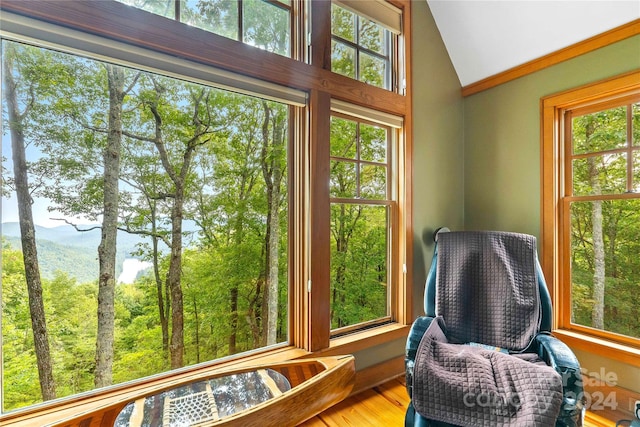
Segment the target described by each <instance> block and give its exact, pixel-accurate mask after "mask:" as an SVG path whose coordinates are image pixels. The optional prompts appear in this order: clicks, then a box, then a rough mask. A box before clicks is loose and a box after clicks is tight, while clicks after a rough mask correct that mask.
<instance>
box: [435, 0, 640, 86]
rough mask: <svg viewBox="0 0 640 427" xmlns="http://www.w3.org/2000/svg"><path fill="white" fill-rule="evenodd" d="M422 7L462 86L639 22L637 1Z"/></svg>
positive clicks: (471, 2)
mask: <svg viewBox="0 0 640 427" xmlns="http://www.w3.org/2000/svg"><path fill="white" fill-rule="evenodd" d="M427 3H428V4H429V7H430V8H431V12H432V14H433V17H434V19H435V21H436V24H437V26H438V30H439V31H440V34H441V36H442V39H443V41H444V44H445V46H446V48H447V51H448V52H449V56H450V57H451V61H452V62H453V66H454V67H455V69H456V72H457V73H458V78H459V79H460V84H461V85H462V86H466V85H469V84H471V83H475V82H477V81H479V80H482V79H484V78H485V77H489V76H492V75H494V74H498V73H500V72H502V71H505V70H508V69H509V68H512V67H514V66H517V65H520V64H523V63H526V62H528V61H531V60H533V59H536V58H539V57H541V56H544V55H546V54H548V53H551V52H554V51H556V50H559V49H562V48H563V47H567V46H570V45H572V44H574V43H577V42H579V41H582V40H585V39H588V38H589V37H592V36H594V35H597V34H600V33H603V32H605V31H607V30H610V29H612V28H615V27H618V26H620V25H622V24H625V23H627V22H630V21H633V20H635V19H638V18H640V0H546V1H544V0H427ZM639 55H640V53H639Z"/></svg>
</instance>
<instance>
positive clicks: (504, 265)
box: [436, 231, 541, 351]
mask: <svg viewBox="0 0 640 427" xmlns="http://www.w3.org/2000/svg"><path fill="white" fill-rule="evenodd" d="M436 315H437V316H442V317H443V318H444V320H445V321H446V322H447V338H448V339H449V341H450V342H454V343H461V344H464V343H468V342H478V343H482V344H488V345H491V346H496V347H502V348H506V349H509V350H512V351H523V350H525V349H526V348H527V347H528V346H529V344H530V343H531V342H532V340H533V339H534V337H535V335H536V334H537V333H538V330H539V328H540V318H541V314H540V294H539V290H538V282H537V278H536V240H535V237H533V236H530V235H527V234H519V233H507V232H498V231H458V232H449V233H441V234H439V235H438V268H437V274H436Z"/></svg>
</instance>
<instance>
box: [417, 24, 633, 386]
mask: <svg viewBox="0 0 640 427" xmlns="http://www.w3.org/2000/svg"><path fill="white" fill-rule="evenodd" d="M638 68H640V36H635V37H633V38H630V39H627V40H623V41H621V42H618V43H615V44H613V45H610V46H607V47H605V48H601V49H598V50H596V51H594V52H591V53H588V54H585V55H582V56H580V57H577V58H574V59H572V60H569V61H566V62H563V63H561V64H557V65H555V66H553V67H550V68H547V69H545V70H542V71H539V72H536V73H534V74H531V75H528V76H525V77H522V78H520V79H517V80H514V81H512V82H509V83H506V84H503V85H500V86H497V87H495V88H492V89H490V90H487V91H484V92H480V93H477V94H475V95H472V96H469V97H467V98H465V100H464V135H465V137H464V206H465V210H464V215H465V216H464V219H465V221H464V225H465V228H467V229H500V230H509V231H518V232H523V233H529V234H533V235H536V236H538V237H540V98H542V97H544V96H547V95H551V94H554V93H558V92H561V91H564V90H567V89H571V88H574V87H578V86H581V85H584V84H587V83H591V82H595V81H598V80H602V79H605V78H608V77H613V76H616V75H619V74H622V73H625V72H628V71H631V70H634V69H638ZM417 162H418V163H419V162H420V160H417ZM576 353H577V355H578V357H579V359H580V361H581V363H582V366H583V367H584V368H586V369H587V370H588V371H589V372H599V371H600V369H601V368H603V369H605V370H606V371H611V372H614V373H616V374H617V377H618V384H619V385H620V386H622V387H625V388H630V389H633V390H637V391H640V369H638V368H635V367H632V366H630V365H626V364H622V363H617V362H616V363H614V362H612V361H610V360H607V359H606V358H602V357H597V356H595V355H592V354H588V353H586V352H579V351H577V352H576Z"/></svg>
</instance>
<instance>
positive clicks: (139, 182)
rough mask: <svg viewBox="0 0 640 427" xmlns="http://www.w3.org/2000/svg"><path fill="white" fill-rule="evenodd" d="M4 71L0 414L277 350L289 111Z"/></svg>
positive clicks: (58, 56) (255, 102)
mask: <svg viewBox="0 0 640 427" xmlns="http://www.w3.org/2000/svg"><path fill="white" fill-rule="evenodd" d="M2 58H3V61H4V63H3V65H4V69H3V70H4V82H3V88H4V89H5V90H3V94H4V96H3V99H2V107H3V112H6V115H3V127H4V129H5V130H6V133H5V135H4V136H3V141H2V142H3V150H2V155H3V164H2V166H3V183H4V184H3V185H4V187H3V194H4V197H3V203H2V252H3V253H2V290H3V292H2V300H3V310H2V343H3V349H2V350H3V351H2V353H3V366H2V368H3V369H2V370H3V379H4V381H3V389H2V394H3V397H4V409H5V410H8V409H14V408H19V407H22V406H25V405H29V404H33V403H36V402H38V401H40V400H41V399H40V395H41V394H40V389H41V388H42V390H43V391H44V395H45V398H46V399H50V398H54V397H63V396H68V395H70V394H75V393H78V392H82V391H86V390H91V389H93V388H94V387H103V386H108V385H111V384H117V383H121V382H124V381H128V380H133V379H137V378H141V377H145V376H148V375H152V374H156V373H159V372H163V371H166V370H169V369H175V368H180V367H183V366H187V365H192V364H195V363H199V362H203V361H206V360H213V359H217V358H220V357H224V356H228V355H232V354H236V353H240V352H246V351H249V350H253V349H256V348H260V347H264V346H270V345H274V344H278V343H287V342H288V317H287V316H288V301H289V297H288V294H289V291H288V290H289V262H288V248H289V243H288V242H289V239H288V234H289V233H288V212H289V207H288V206H289V203H288V201H289V194H288V188H289V185H288V181H289V178H288V175H289V173H288V170H289V167H288V160H287V159H288V158H289V156H288V155H287V153H288V151H289V148H290V147H291V143H290V136H289V125H290V122H289V116H290V111H291V108H292V107H289V106H288V105H286V104H285V103H283V102H276V101H269V100H266V99H261V98H260V97H259V96H246V95H239V94H237V93H233V92H229V91H226V90H221V89H217V88H214V87H211V86H206V85H202V84H196V83H190V82H188V81H186V80H177V79H175V78H170V77H165V76H162V75H159V74H154V73H149V72H144V71H140V70H137V69H133V68H126V67H122V66H119V65H114V64H110V63H106V62H101V61H96V60H92V59H87V58H82V57H77V56H72V55H67V54H63V53H59V52H55V51H51V50H47V49H42V48H39V47H34V46H28V45H25V44H20V43H16V42H12V41H6V40H5V41H3V42H2ZM27 294H28V296H29V301H27V299H26V298H25V295H27ZM32 330H33V331H34V333H33V334H32V333H31V332H30V331H32Z"/></svg>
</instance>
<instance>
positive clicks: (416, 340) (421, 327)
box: [404, 316, 434, 397]
mask: <svg viewBox="0 0 640 427" xmlns="http://www.w3.org/2000/svg"><path fill="white" fill-rule="evenodd" d="M433 319H434V318H433V317H426V316H423V317H418V318H417V319H416V320H415V322H413V325H411V330H410V331H409V335H408V336H407V345H406V347H405V353H404V368H405V375H406V382H407V391H408V392H409V397H411V396H412V395H413V365H414V363H415V360H416V353H417V352H418V346H419V345H420V341H421V340H422V336H423V335H424V333H425V331H426V330H427V328H428V327H429V325H430V324H431V321H432V320H433Z"/></svg>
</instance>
